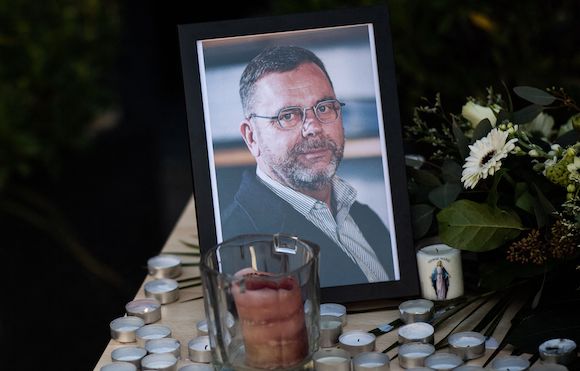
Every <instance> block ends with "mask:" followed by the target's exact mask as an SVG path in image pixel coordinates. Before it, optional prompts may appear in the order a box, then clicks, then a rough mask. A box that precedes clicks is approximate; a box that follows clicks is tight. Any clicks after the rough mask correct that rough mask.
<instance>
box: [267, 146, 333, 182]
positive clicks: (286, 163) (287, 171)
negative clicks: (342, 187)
mask: <svg viewBox="0 0 580 371" xmlns="http://www.w3.org/2000/svg"><path fill="white" fill-rule="evenodd" d="M321 148H324V149H329V150H330V151H331V152H332V158H331V160H330V163H329V164H328V166H327V167H326V168H325V169H321V170H312V169H309V168H307V167H305V166H303V165H302V164H301V163H300V162H299V161H298V156H299V155H300V154H302V153H304V152H307V151H310V150H313V149H321ZM343 152H344V146H338V145H337V144H336V143H335V142H334V141H332V140H330V139H328V138H319V139H314V140H305V141H303V142H301V143H299V144H297V145H296V146H295V147H293V148H292V149H291V150H290V151H288V153H287V155H286V157H285V160H283V161H282V162H281V163H279V164H276V165H275V166H274V167H273V168H274V170H275V171H276V173H277V174H278V175H279V176H280V177H282V178H283V179H284V180H285V181H286V182H287V184H288V185H290V187H291V188H293V189H296V190H301V189H302V190H312V191H316V190H320V189H322V188H323V187H324V186H326V185H328V184H330V182H331V181H332V178H333V177H334V175H335V174H336V169H337V168H338V165H339V164H340V161H341V160H342V156H343Z"/></svg>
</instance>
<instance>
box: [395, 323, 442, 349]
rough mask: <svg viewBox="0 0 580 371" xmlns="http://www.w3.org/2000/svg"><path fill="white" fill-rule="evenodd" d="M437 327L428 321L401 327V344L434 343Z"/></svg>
mask: <svg viewBox="0 0 580 371" xmlns="http://www.w3.org/2000/svg"><path fill="white" fill-rule="evenodd" d="M434 334H435V329H434V328H433V326H431V325H430V324H428V323H425V322H415V323H409V324H408V325H404V326H401V327H399V344H405V343H414V342H415V343H429V344H433V342H434V340H435V337H434Z"/></svg>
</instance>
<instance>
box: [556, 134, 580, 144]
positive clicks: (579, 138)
mask: <svg viewBox="0 0 580 371" xmlns="http://www.w3.org/2000/svg"><path fill="white" fill-rule="evenodd" d="M577 142H580V132H577V131H576V130H572V131H568V132H567V133H564V134H562V135H561V136H559V137H558V138H557V139H556V140H555V141H554V144H559V145H560V146H562V147H568V146H573V145H574V144H576V143H577Z"/></svg>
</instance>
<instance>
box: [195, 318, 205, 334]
mask: <svg viewBox="0 0 580 371" xmlns="http://www.w3.org/2000/svg"><path fill="white" fill-rule="evenodd" d="M195 327H196V328H197V336H207V320H206V319H202V320H199V321H197V323H196V325H195Z"/></svg>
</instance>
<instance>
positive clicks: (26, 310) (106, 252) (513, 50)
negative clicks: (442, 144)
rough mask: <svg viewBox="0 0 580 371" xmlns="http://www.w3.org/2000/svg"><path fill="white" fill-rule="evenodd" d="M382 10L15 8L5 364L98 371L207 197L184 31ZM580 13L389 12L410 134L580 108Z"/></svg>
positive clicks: (551, 4)
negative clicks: (524, 101) (470, 105)
mask: <svg viewBox="0 0 580 371" xmlns="http://www.w3.org/2000/svg"><path fill="white" fill-rule="evenodd" d="M381 3H383V2H380V1H362V0H361V1H338V0H335V1H329V0H318V1H317V0H310V1H281V0H278V1H275V0H274V1H253V2H234V3H231V4H230V3H227V4H225V3H221V2H220V3H219V4H217V3H216V4H209V8H208V9H206V10H201V9H200V7H199V5H198V3H194V2H187V3H185V2H183V3H182V2H147V1H145V2H143V1H135V0H126V1H111V0H108V1H99V2H97V1H92V0H79V1H64V0H55V1H50V2H46V3H45V2H38V1H33V0H22V1H17V2H10V1H8V0H0V261H1V262H2V266H3V267H4V269H3V274H2V277H3V279H4V284H3V285H4V286H5V287H4V288H3V290H2V293H3V295H2V299H1V301H0V305H1V310H0V349H1V352H0V354H2V356H4V357H5V359H4V361H3V365H2V369H3V370H4V369H5V370H12V369H14V370H16V369H18V370H24V369H39V368H43V367H47V366H49V365H50V366H55V365H58V366H57V367H58V368H59V369H63V370H90V369H92V368H93V367H94V365H95V364H96V362H97V361H98V359H99V357H100V355H101V352H102V351H103V350H104V348H105V346H106V344H107V342H108V340H109V328H108V323H109V322H110V321H111V320H112V319H113V318H116V317H118V316H120V315H122V314H123V312H124V304H125V303H127V302H128V301H129V300H131V299H132V298H133V297H134V295H135V293H136V291H137V289H138V287H139V285H140V284H141V282H142V280H143V278H144V277H145V274H146V269H145V267H146V261H147V259H148V258H149V257H151V256H153V255H156V254H157V253H158V252H159V250H160V249H161V247H162V246H163V243H164V242H165V240H166V238H167V236H168V235H169V233H170V231H171V229H172V227H173V225H174V223H175V222H176V220H177V218H178V217H179V215H180V213H181V211H182V208H183V206H184V205H185V203H186V202H187V200H188V199H189V197H190V196H191V194H192V185H191V183H192V182H191V172H190V163H189V152H188V144H187V121H186V116H185V105H184V97H183V84H182V80H181V66H180V62H179V60H180V57H179V49H178V39H177V28H176V26H177V25H178V24H180V23H190V22H200V21H213V20H223V19H234V18H241V17H249V16H263V15H273V14H288V13H292V12H302V11H312V10H319V9H333V8H343V7H351V6H363V5H371V4H381ZM579 4H580V3H579V2H578V1H576V0H570V1H537V2H527V1H515V2H505V1H499V0H494V1H487V2H474V1H473V2H472V1H464V0H432V1H419V0H407V1H404V0H394V1H391V2H389V8H390V12H391V31H392V35H393V43H394V49H395V50H394V52H395V59H396V68H397V79H398V80H397V84H398V90H399V99H400V105H399V106H400V111H401V118H402V119H401V121H402V123H403V124H405V123H408V122H410V121H409V120H411V116H412V109H413V107H414V106H415V105H417V104H419V103H420V98H421V97H422V96H425V97H429V98H433V96H434V94H435V93H436V92H441V95H442V97H443V100H444V105H445V106H446V107H447V110H448V111H450V112H460V110H461V106H462V105H463V104H464V103H465V98H466V96H477V95H483V94H484V93H485V88H486V87H488V86H494V87H495V88H496V90H497V91H500V92H502V93H505V90H504V88H503V87H502V82H504V83H505V85H506V86H508V87H510V88H511V87H513V86H515V85H532V86H536V87H539V88H546V87H550V86H553V85H554V86H563V87H565V88H566V89H567V90H568V92H569V93H571V94H572V95H573V96H575V97H580V95H579V94H578V92H579V90H580V80H579V78H580V51H579V48H578V45H580V36H579V35H580V32H579V31H580V29H579V27H578V19H579V17H580V11H579V6H580V5H579ZM206 5H207V4H206ZM408 149H409V150H411V149H412V144H408ZM8 355H9V357H7V356H8ZM6 362H7V363H8V364H7V363H6ZM23 365H25V366H23Z"/></svg>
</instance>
